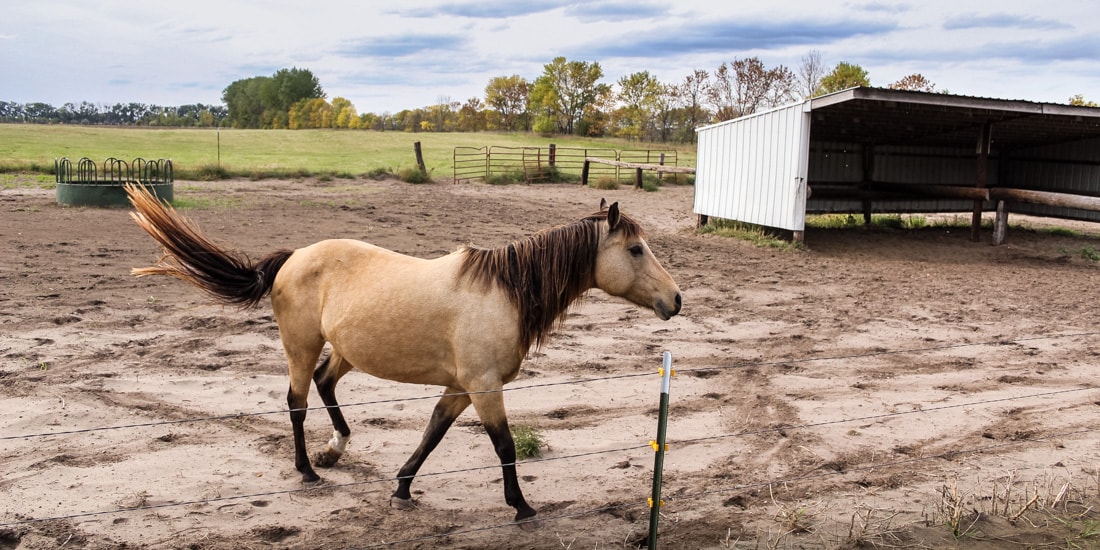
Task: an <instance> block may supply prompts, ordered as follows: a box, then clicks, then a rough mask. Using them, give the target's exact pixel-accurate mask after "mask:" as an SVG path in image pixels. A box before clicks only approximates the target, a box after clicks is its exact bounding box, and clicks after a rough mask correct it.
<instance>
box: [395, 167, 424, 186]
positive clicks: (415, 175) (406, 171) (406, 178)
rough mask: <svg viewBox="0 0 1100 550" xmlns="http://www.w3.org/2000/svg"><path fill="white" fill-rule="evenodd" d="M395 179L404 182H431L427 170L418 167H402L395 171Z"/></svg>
mask: <svg viewBox="0 0 1100 550" xmlns="http://www.w3.org/2000/svg"><path fill="white" fill-rule="evenodd" d="M397 179H399V180H401V181H403V182H405V183H431V181H432V178H431V176H429V175H428V172H427V171H425V170H421V169H419V168H411V167H410V168H402V169H401V170H399V171H398V172H397Z"/></svg>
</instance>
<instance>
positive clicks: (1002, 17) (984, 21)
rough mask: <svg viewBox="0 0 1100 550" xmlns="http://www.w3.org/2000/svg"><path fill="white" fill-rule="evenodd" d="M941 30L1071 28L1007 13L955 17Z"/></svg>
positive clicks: (1054, 22) (1058, 23) (1058, 22)
mask: <svg viewBox="0 0 1100 550" xmlns="http://www.w3.org/2000/svg"><path fill="white" fill-rule="evenodd" d="M943 28H944V29H947V30H965V29H977V28H993V29H1031V30H1064V29H1072V28H1073V26H1072V25H1070V24H1068V23H1063V22H1061V21H1055V20H1054V19H1044V18H1041V17H1036V16H1034V15H1026V16H1021V15H1011V14H1007V13H993V14H987V15H977V14H974V13H969V14H962V15H957V16H955V17H951V18H949V19H947V20H946V21H944V23H943Z"/></svg>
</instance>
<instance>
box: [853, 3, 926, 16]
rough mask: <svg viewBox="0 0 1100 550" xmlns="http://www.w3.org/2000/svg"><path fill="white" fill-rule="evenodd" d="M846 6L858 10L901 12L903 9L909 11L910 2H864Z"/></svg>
mask: <svg viewBox="0 0 1100 550" xmlns="http://www.w3.org/2000/svg"><path fill="white" fill-rule="evenodd" d="M845 6H846V7H847V8H848V9H851V10H856V11H866V12H872V13H900V12H903V11H909V9H910V6H909V4H900V3H893V2H864V3H859V4H857V3H851V2H849V3H847V4H845Z"/></svg>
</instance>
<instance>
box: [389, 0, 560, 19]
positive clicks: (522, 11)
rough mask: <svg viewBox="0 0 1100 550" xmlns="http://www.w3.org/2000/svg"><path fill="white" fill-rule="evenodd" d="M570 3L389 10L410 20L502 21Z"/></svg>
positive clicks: (550, 0)
mask: <svg viewBox="0 0 1100 550" xmlns="http://www.w3.org/2000/svg"><path fill="white" fill-rule="evenodd" d="M571 3H572V2H571V1H568V0H565V1H563V0H542V1H530V2H516V1H513V0H503V1H483V2H456V3H450V4H441V5H439V6H435V7H434V8H432V9H424V8H416V9H407V10H401V9H397V10H391V11H390V13H393V14H395V15H400V16H402V17H410V18H434V17H438V16H440V15H443V16H451V17H468V18H473V19H503V18H507V17H521V16H526V15H533V14H536V13H543V12H547V11H551V10H555V9H558V8H562V7H565V6H568V5H570V4H571Z"/></svg>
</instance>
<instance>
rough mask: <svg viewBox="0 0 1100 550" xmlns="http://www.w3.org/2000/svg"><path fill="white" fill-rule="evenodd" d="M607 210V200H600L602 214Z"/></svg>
mask: <svg viewBox="0 0 1100 550" xmlns="http://www.w3.org/2000/svg"><path fill="white" fill-rule="evenodd" d="M604 210H607V199H602V198H601V199H600V212H603V211H604Z"/></svg>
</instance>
